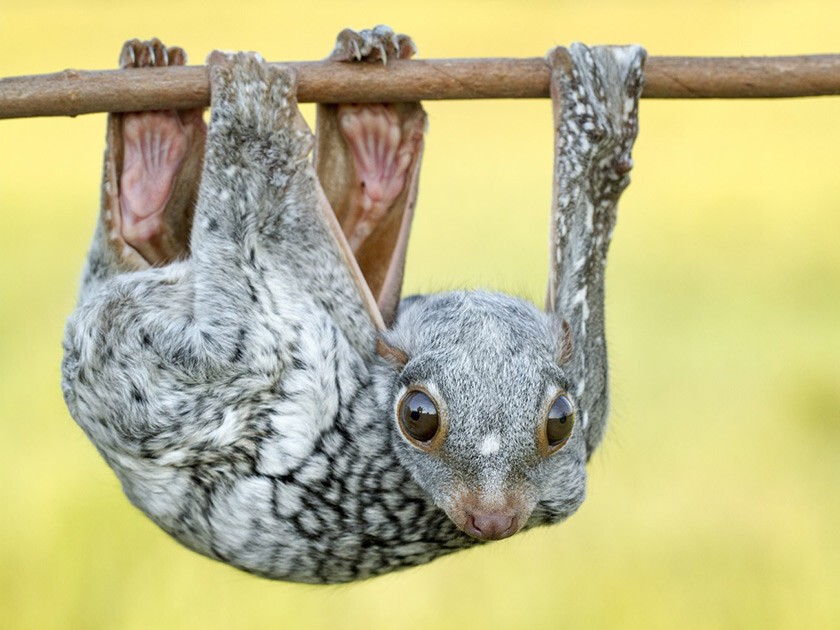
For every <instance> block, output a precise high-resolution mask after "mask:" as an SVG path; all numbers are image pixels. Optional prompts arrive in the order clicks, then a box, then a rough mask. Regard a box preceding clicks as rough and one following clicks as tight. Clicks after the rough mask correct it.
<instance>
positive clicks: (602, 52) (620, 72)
mask: <svg viewBox="0 0 840 630" xmlns="http://www.w3.org/2000/svg"><path fill="white" fill-rule="evenodd" d="M645 56H646V53H645V50H644V49H643V48H641V47H640V46H594V47H592V48H589V47H587V46H584V45H583V44H580V43H575V44H572V46H571V48H570V49H569V50H567V49H565V48H555V49H553V50H552V51H550V52H549V54H548V62H549V65H550V66H551V67H552V74H554V75H555V76H557V74H558V73H559V77H557V79H558V80H555V81H553V82H552V83H553V88H552V89H556V88H558V87H559V88H560V89H561V90H562V94H559V95H557V96H559V97H560V99H561V100H562V116H561V119H560V120H558V121H557V122H558V126H562V129H558V130H557V131H558V132H559V133H563V134H565V135H566V137H567V138H568V141H567V142H566V149H567V151H577V152H580V153H585V154H586V155H587V157H588V158H589V159H592V160H594V161H595V165H594V166H595V170H594V171H593V172H592V173H591V176H593V177H599V178H601V177H603V178H604V179H605V180H606V181H605V182H604V184H605V185H606V188H605V189H604V191H603V192H604V193H606V196H609V197H616V198H617V196H618V194H620V193H621V191H622V190H623V189H624V187H625V186H626V185H627V182H628V181H629V180H628V179H627V177H626V175H627V173H629V171H630V169H631V168H632V166H633V160H632V158H631V156H630V151H631V149H632V146H633V141H634V140H635V138H636V134H637V132H638V103H639V96H640V94H641V91H642V66H643V64H644V61H645Z"/></svg>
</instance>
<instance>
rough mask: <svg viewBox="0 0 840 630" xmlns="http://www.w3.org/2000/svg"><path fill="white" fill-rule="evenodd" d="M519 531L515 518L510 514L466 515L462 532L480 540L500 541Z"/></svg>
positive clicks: (485, 513) (478, 513)
mask: <svg viewBox="0 0 840 630" xmlns="http://www.w3.org/2000/svg"><path fill="white" fill-rule="evenodd" d="M518 530H519V527H518V526H517V522H516V516H515V515H514V514H511V513H510V512H475V513H467V520H466V523H464V531H465V532H466V533H467V534H469V535H470V536H472V537H473V538H478V539H480V540H501V539H502V538H507V537H508V536H512V535H513V534H515V533H516V532H517V531H518Z"/></svg>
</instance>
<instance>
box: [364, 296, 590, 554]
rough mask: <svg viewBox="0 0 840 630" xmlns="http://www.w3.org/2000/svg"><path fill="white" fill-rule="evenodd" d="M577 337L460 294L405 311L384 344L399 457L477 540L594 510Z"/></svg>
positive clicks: (544, 317)
mask: <svg viewBox="0 0 840 630" xmlns="http://www.w3.org/2000/svg"><path fill="white" fill-rule="evenodd" d="M568 333H569V331H568V329H567V328H566V326H565V325H564V324H562V323H560V322H559V320H558V319H557V318H556V317H554V316H553V315H549V314H545V313H542V312H540V311H539V310H537V309H536V308H535V307H534V306H532V305H531V304H529V303H527V302H525V301H523V300H520V299H517V298H513V297H509V296H506V295H500V294H490V293H483V292H470V293H464V292H458V293H446V294H439V295H432V296H424V297H417V298H411V299H408V300H405V301H404V302H403V304H402V305H401V307H400V312H399V316H398V318H397V321H396V323H395V325H394V327H393V329H392V330H390V331H388V332H387V333H385V335H384V336H383V337H382V338H381V340H380V344H379V353H380V355H382V356H383V357H385V359H386V363H387V364H388V369H387V372H384V373H386V374H387V377H385V379H384V380H385V381H386V383H384V384H385V385H386V386H385V387H383V388H382V392H383V394H382V395H383V397H384V398H387V401H383V403H385V404H387V405H388V409H389V411H390V420H391V424H392V428H393V432H392V443H393V447H394V449H395V450H396V453H397V456H398V457H399V459H400V460H401V462H402V463H403V465H404V466H405V467H406V468H407V469H408V470H409V471H410V472H411V474H412V475H413V477H414V479H415V480H416V482H417V483H418V484H419V485H420V486H421V487H422V488H423V489H424V490H425V491H426V492H428V493H429V495H430V496H431V497H432V498H433V500H434V501H435V503H436V504H437V505H438V506H439V507H441V508H442V509H443V510H444V511H445V512H446V513H447V514H448V515H449V517H450V518H451V519H452V521H453V522H454V523H455V524H456V525H457V526H458V527H459V528H460V529H461V530H463V531H464V532H466V533H467V534H469V535H471V536H473V537H476V538H480V539H484V540H494V539H500V538H506V537H507V536H510V535H512V534H514V533H516V532H517V531H519V530H520V529H522V528H523V527H524V526H526V525H528V524H531V525H534V524H537V523H545V522H554V521H559V520H562V519H563V518H565V517H567V516H569V515H570V514H572V513H573V512H574V511H575V510H576V509H577V508H578V507H579V506H580V504H581V503H582V502H583V499H584V496H585V490H586V469H585V464H586V458H587V452H586V441H585V437H584V432H583V430H582V429H583V427H581V426H580V422H579V419H578V418H577V417H576V414H575V401H574V398H573V395H572V392H574V391H575V388H574V387H573V383H571V382H569V379H568V375H567V374H566V373H564V369H563V363H564V362H565V361H566V360H567V359H568V356H569V353H570V351H571V347H570V344H571V340H570V337H571V336H570V334H568Z"/></svg>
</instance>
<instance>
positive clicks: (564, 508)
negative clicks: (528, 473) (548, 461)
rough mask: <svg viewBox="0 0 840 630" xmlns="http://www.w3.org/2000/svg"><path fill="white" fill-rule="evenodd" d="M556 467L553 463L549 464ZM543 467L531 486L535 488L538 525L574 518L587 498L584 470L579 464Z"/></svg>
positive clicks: (583, 465) (582, 465)
mask: <svg viewBox="0 0 840 630" xmlns="http://www.w3.org/2000/svg"><path fill="white" fill-rule="evenodd" d="M552 463H555V462H552ZM564 464H565V465H559V466H557V465H555V466H546V467H545V468H543V469H542V470H541V471H540V473H539V475H538V477H537V478H534V479H532V483H533V484H534V485H535V487H537V488H538V493H537V504H538V509H537V510H536V512H535V517H537V520H538V521H539V522H540V523H556V522H558V521H561V520H564V519H566V518H568V517H569V516H571V515H572V514H574V513H575V512H576V511H577V509H578V508H579V507H580V506H581V504H582V503H583V501H584V499H585V498H586V467H585V464H583V463H582V460H581V463H580V464H577V463H574V464H572V463H570V462H564Z"/></svg>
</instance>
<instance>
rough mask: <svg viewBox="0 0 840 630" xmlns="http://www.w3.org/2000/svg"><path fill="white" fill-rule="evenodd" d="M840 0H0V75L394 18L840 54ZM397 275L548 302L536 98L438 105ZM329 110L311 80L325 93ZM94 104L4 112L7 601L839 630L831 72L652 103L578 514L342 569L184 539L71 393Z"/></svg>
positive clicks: (473, 44) (2, 560)
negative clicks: (772, 95) (494, 538)
mask: <svg viewBox="0 0 840 630" xmlns="http://www.w3.org/2000/svg"><path fill="white" fill-rule="evenodd" d="M839 20H840V4H838V3H837V1H836V0H826V1H824V2H820V1H817V0H806V1H804V2H798V3H792V2H777V1H773V0H765V1H763V2H745V1H741V2H738V1H731V0H730V1H724V0H712V1H708V2H703V3H696V4H681V3H677V2H665V1H659V2H656V1H647V2H628V1H606V0H604V1H602V0H590V1H589V2H574V3H573V2H548V1H546V2H517V3H513V2H510V3H505V2H495V1H490V0H484V1H482V2H467V1H454V0H453V1H449V2H438V1H424V2H414V3H397V2H366V1H364V0H360V1H357V2H352V3H350V2H315V1H307V2H296V3H292V4H289V3H282V2H248V1H241V2H236V3H234V2H227V3H220V2H197V1H194V0H193V1H188V2H179V3H171V2H159V1H157V0H147V1H145V2H142V3H130V4H129V3H125V4H123V3H117V2H105V1H104V0H86V1H77V2H73V3H63V2H49V1H43V2H39V1H37V0H35V1H32V2H28V3H26V5H25V6H24V4H23V3H20V4H17V3H13V2H11V1H9V2H5V3H3V5H2V6H0V76H9V75H18V74H31V73H32V74H34V73H44V72H53V71H57V70H61V69H64V68H66V67H76V68H87V69H97V68H109V67H113V66H114V64H115V62H116V58H117V54H118V52H119V49H120V46H121V44H122V42H123V40H125V39H127V38H130V37H142V38H148V37H151V36H155V35H156V36H159V37H161V38H162V39H163V40H164V41H165V42H167V43H170V44H173V43H177V44H181V45H183V46H184V47H185V48H186V49H187V51H188V52H190V53H192V55H193V61H195V62H201V60H202V59H203V57H204V56H205V55H206V54H207V53H208V52H209V51H210V50H211V49H212V48H215V47H218V48H224V49H253V50H258V51H260V52H261V53H262V54H263V55H264V56H265V57H266V58H268V59H271V60H283V59H289V60H303V59H317V58H321V57H323V56H324V55H326V53H328V52H329V50H330V49H331V46H332V43H333V38H334V36H335V34H336V33H337V32H338V31H339V30H341V29H342V28H344V27H345V26H352V27H355V28H362V27H367V26H371V25H374V24H378V23H387V24H390V25H392V26H393V27H394V28H396V29H398V30H400V31H402V32H407V33H409V34H411V35H412V36H413V37H414V39H415V41H416V42H417V44H418V46H419V49H420V54H421V56H424V57H459V56H465V57H466V56H536V55H542V54H543V53H544V52H545V51H546V50H548V49H549V48H550V47H551V46H554V45H556V44H566V43H569V42H571V41H575V40H580V41H584V42H587V43H616V44H617V43H629V42H638V43H641V44H643V45H645V46H646V47H647V49H648V51H649V53H650V54H652V55H745V54H796V53H817V52H836V51H837V48H838V32H840V31H838V21H839ZM427 107H428V111H429V118H430V134H429V137H428V141H427V145H426V156H425V164H424V169H423V174H422V182H421V189H420V190H421V193H420V200H419V208H418V216H417V219H416V227H415V230H414V237H413V240H412V244H411V249H410V251H409V261H408V277H407V287H406V289H407V291H409V292H417V291H430V290H440V289H445V288H454V287H489V288H493V289H499V290H506V291H511V292H515V293H519V294H521V295H524V296H527V297H529V298H531V299H533V300H536V301H540V300H541V297H542V295H543V290H544V283H545V280H546V277H547V259H548V248H547V234H548V229H547V226H548V208H549V204H550V191H551V170H552V163H551V156H552V133H551V122H550V107H549V103H548V102H547V101H519V102H514V101H507V102H502V101H500V102H488V101H484V102H478V101H474V102H449V103H431V104H428V106H427ZM313 112H314V110H313V107H312V106H307V107H306V114H307V116H308V117H309V119H310V120H312V114H313ZM104 124H105V117H104V115H102V114H100V115H91V116H84V117H80V118H78V119H75V120H73V119H69V118H68V119H31V120H16V121H0V148H2V150H1V151H0V256H2V265H0V627H3V628H39V629H40V628H191V627H196V628H197V627H201V628H238V627H242V628H263V627H278V628H319V627H323V628H392V627H403V628H430V627H434V628H458V629H462V628H464V627H480V628H484V627H491V628H492V627H511V628H512V627H527V628H555V627H567V628H615V627H620V628H635V627H639V628H750V627H755V628H782V627H786V628H792V627H796V628H838V627H840V243H839V241H840V236H838V233H840V152H839V151H838V148H837V147H838V143H840V98H837V97H835V98H817V99H802V100H787V101H775V102H771V101H763V102H760V101H754V102H746V101H740V102H698V101H692V102H681V101H674V102H666V101H650V100H648V101H645V102H644V103H643V105H642V108H641V136H640V138H639V141H638V143H637V149H636V152H635V157H636V164H637V166H636V169H635V170H634V173H633V179H634V183H633V185H632V186H631V187H630V188H629V190H628V192H627V193H626V194H625V197H624V200H623V203H622V207H621V209H620V215H619V216H620V219H619V226H618V229H617V230H616V234H615V241H614V246H613V250H612V254H611V259H610V269H609V278H608V295H607V303H608V304H607V306H608V328H609V330H608V333H609V340H610V350H611V358H612V376H613V394H614V396H613V398H614V405H613V408H614V412H613V415H612V419H611V427H610V431H609V434H608V436H607V439H606V441H605V444H604V445H603V446H602V448H601V450H600V452H599V453H598V454H597V455H596V456H595V457H594V459H593V461H592V463H591V465H590V470H591V482H590V495H589V498H588V500H587V502H586V503H585V504H584V506H583V508H582V509H581V510H580V512H579V513H578V514H577V515H576V516H575V517H573V518H572V519H571V520H570V521H569V522H568V523H566V524H563V525H560V526H557V527H554V528H551V529H544V530H541V531H534V532H530V533H526V534H523V535H519V536H517V537H515V538H514V539H513V540H509V541H504V542H501V543H497V544H493V545H491V546H487V547H484V548H481V549H476V550H472V551H468V552H464V553H461V554H457V555H455V556H451V557H449V558H445V559H443V560H439V561H437V562H435V563H433V564H431V565H428V566H425V567H420V568H416V569H412V570H409V571H406V572H403V573H399V574H395V575H391V576H386V577H383V578H379V579H376V580H372V581H369V582H366V583H361V584H355V585H349V586H343V587H309V586H299V585H287V584H281V583H272V582H268V581H264V580H260V579H257V578H253V577H250V576H248V575H246V574H243V573H239V572H237V571H235V570H233V569H230V568H228V567H226V566H223V565H221V564H217V563H214V562H212V561H210V560H206V559H204V558H201V557H199V556H197V555H195V554H193V553H191V552H188V551H186V550H184V549H182V548H181V547H180V546H178V545H177V544H176V543H175V542H173V541H171V540H170V539H169V538H168V537H167V536H165V535H164V534H162V533H161V532H160V531H158V530H157V529H156V528H155V526H154V525H152V524H151V522H149V521H147V520H146V519H145V518H144V517H142V516H141V515H140V513H139V512H137V511H136V510H135V509H134V508H132V507H131V506H130V505H129V503H128V502H127V501H126V500H125V499H124V498H123V496H122V495H121V493H120V489H119V486H118V483H117V481H116V479H115V477H114V476H113V475H112V474H111V472H110V471H109V470H108V469H107V468H106V466H105V464H104V463H103V462H102V461H101V459H100V458H99V456H98V454H97V453H96V451H95V450H94V448H93V447H92V446H91V445H90V444H89V443H88V442H87V440H86V438H85V436H84V435H83V434H82V432H81V431H80V430H79V429H78V428H77V427H76V426H75V425H74V424H73V421H72V420H71V419H70V417H69V416H68V414H67V412H66V410H65V409H64V405H63V403H62V400H61V394H60V389H59V378H60V375H59V361H60V354H61V353H60V346H61V336H62V327H63V322H64V319H65V317H66V316H67V314H68V313H69V312H70V311H71V309H72V308H73V304H74V298H75V292H76V287H77V278H78V275H79V270H80V268H81V265H82V261H83V258H84V255H85V250H86V247H87V242H88V239H89V236H90V233H91V231H92V228H93V225H94V220H95V216H96V212H97V208H98V203H99V178H100V168H101V162H100V160H101V151H102V148H103V134H104Z"/></svg>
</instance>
